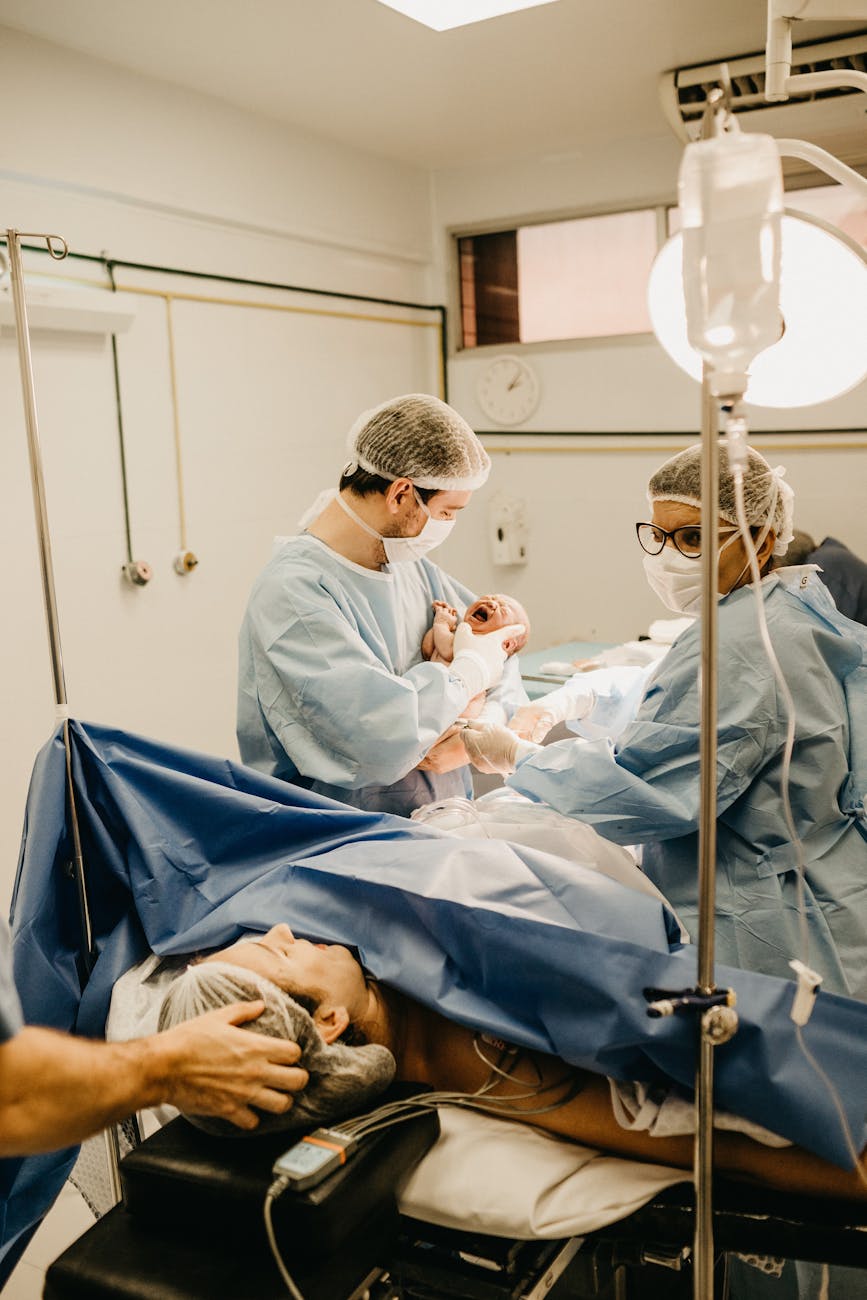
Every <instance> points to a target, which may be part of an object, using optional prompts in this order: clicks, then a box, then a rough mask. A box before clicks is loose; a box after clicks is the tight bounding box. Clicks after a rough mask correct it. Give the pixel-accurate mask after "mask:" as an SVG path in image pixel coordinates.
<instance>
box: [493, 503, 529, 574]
mask: <svg viewBox="0 0 867 1300" xmlns="http://www.w3.org/2000/svg"><path fill="white" fill-rule="evenodd" d="M488 519H489V535H490V540H491V559H492V560H493V562H494V564H502V565H510V564H526V563H527V562H528V560H529V554H528V543H529V529H528V527H527V503H526V501H523V500H521V499H520V498H519V497H508V496H504V495H502V494H498V495H497V496H495V497H494V499H493V500H492V502H491V505H490V508H489V512H488Z"/></svg>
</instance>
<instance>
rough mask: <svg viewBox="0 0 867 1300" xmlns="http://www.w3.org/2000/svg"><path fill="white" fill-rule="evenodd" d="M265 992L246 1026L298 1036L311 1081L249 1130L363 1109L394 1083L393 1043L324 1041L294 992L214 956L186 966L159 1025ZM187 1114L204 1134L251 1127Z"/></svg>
mask: <svg viewBox="0 0 867 1300" xmlns="http://www.w3.org/2000/svg"><path fill="white" fill-rule="evenodd" d="M259 999H261V1000H262V1001H263V1002H264V1003H265V1010H264V1011H263V1012H262V1014H261V1016H259V1017H258V1019H257V1020H250V1021H248V1022H247V1023H246V1024H245V1025H244V1028H245V1029H251V1030H253V1031H254V1032H256V1033H260V1034H270V1035H271V1037H272V1038H286V1039H292V1040H294V1041H295V1042H296V1043H297V1044H298V1046H299V1047H300V1048H301V1059H300V1061H299V1062H298V1064H299V1065H301V1066H303V1067H304V1069H305V1070H307V1071H308V1073H309V1075H310V1081H309V1083H308V1084H307V1087H306V1088H305V1089H304V1090H303V1092H299V1093H295V1094H294V1104H293V1105H292V1107H291V1109H290V1110H288V1111H287V1112H286V1113H285V1114H284V1115H273V1114H271V1113H270V1112H269V1111H262V1110H257V1114H258V1115H259V1125H258V1127H257V1128H256V1129H255V1130H254V1131H253V1133H252V1134H249V1133H248V1134H247V1136H257V1135H259V1134H262V1133H272V1132H276V1131H278V1130H280V1131H283V1132H286V1131H289V1130H290V1129H309V1128H316V1127H317V1126H319V1125H327V1124H331V1123H333V1122H334V1121H335V1120H337V1119H340V1118H342V1117H343V1116H345V1115H351V1114H352V1113H353V1112H354V1111H361V1110H364V1108H365V1107H366V1106H367V1105H368V1103H369V1102H370V1101H372V1099H373V1098H374V1097H376V1096H377V1095H378V1094H379V1093H380V1092H382V1091H383V1090H384V1089H385V1088H387V1087H388V1085H389V1084H390V1083H391V1081H392V1079H393V1078H394V1072H395V1061H394V1057H393V1056H392V1054H391V1052H390V1051H389V1050H388V1048H387V1047H381V1046H380V1045H379V1044H377V1043H368V1044H366V1045H365V1046H363V1047H347V1046H346V1045H345V1044H343V1043H331V1044H329V1043H325V1042H323V1040H322V1038H321V1037H320V1035H319V1031H318V1030H317V1029H316V1026H315V1025H314V1023H313V1018H312V1017H311V1016H310V1014H309V1013H308V1012H307V1011H305V1009H304V1008H303V1007H302V1006H301V1005H300V1004H299V1003H298V1002H296V1001H295V1000H294V999H293V998H292V997H290V995H289V994H288V993H284V992H283V990H282V989H280V988H278V987H277V985H276V984H272V982H271V981H270V980H268V979H265V978H264V977H263V976H261V975H257V974H255V973H254V972H253V971H248V970H244V969H243V968H242V967H240V966H233V965H232V964H231V963H230V962H224V961H209V962H202V963H200V964H199V965H196V966H189V967H187V969H186V970H185V971H184V973H183V974H182V975H180V976H179V977H178V978H177V979H176V980H175V982H174V983H173V984H172V986H171V988H170V989H169V991H168V993H167V994H166V996H165V998H164V999H163V1004H162V1007H161V1008H160V1016H159V1024H158V1029H159V1030H163V1029H171V1028H172V1026H173V1025H178V1024H181V1023H182V1022H183V1021H185V1020H192V1019H193V1017H194V1016H198V1015H201V1014H202V1012H204V1011H213V1010H214V1008H215V1007H224V1006H228V1005H229V1004H230V1003H232V1002H254V1001H257V1000H259ZM254 1109H255V1108H254ZM186 1118H187V1119H188V1120H189V1121H190V1122H191V1123H192V1124H195V1125H196V1126H197V1127H198V1128H201V1129H204V1130H205V1132H206V1133H215V1134H218V1135H219V1136H227V1137H228V1136H231V1137H241V1136H244V1135H245V1132H246V1131H245V1130H242V1129H239V1128H237V1127H236V1126H235V1125H234V1124H232V1123H230V1122H229V1120H225V1119H219V1118H216V1117H211V1116H206V1115H189V1114H188V1115H187V1116H186Z"/></svg>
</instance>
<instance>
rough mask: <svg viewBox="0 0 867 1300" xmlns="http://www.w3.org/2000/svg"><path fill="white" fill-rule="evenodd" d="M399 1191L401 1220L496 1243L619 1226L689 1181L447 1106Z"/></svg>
mask: <svg viewBox="0 0 867 1300" xmlns="http://www.w3.org/2000/svg"><path fill="white" fill-rule="evenodd" d="M440 1124H441V1128H442V1131H441V1136H440V1138H439V1140H438V1141H437V1142H436V1143H435V1144H434V1146H433V1147H432V1148H431V1150H430V1151H429V1152H428V1154H427V1155H426V1156H425V1158H424V1159H423V1160H422V1161H421V1162H420V1164H418V1165H417V1166H416V1168H415V1169H414V1170H413V1172H412V1173H411V1174H410V1176H409V1178H408V1180H407V1181H406V1183H405V1184H404V1185H403V1187H402V1188H401V1189H400V1195H399V1201H398V1203H399V1208H400V1211H401V1213H402V1214H408V1215H410V1216H411V1217H412V1218H414V1219H422V1220H424V1221H425V1222H427V1223H435V1224H437V1225H439V1226H440V1227H444V1228H464V1229H469V1230H470V1231H473V1232H483V1233H488V1234H489V1235H490V1236H494V1237H518V1238H523V1239H527V1240H529V1239H531V1238H533V1237H546V1238H557V1237H573V1236H576V1235H580V1234H582V1233H586V1232H593V1231H594V1230H595V1229H597V1228H601V1227H604V1226H605V1224H607V1223H615V1222H616V1221H617V1220H618V1219H622V1218H624V1217H625V1216H626V1215H628V1214H631V1213H632V1212H633V1210H637V1209H638V1208H639V1206H642V1205H644V1204H645V1203H646V1202H647V1201H649V1200H650V1199H651V1197H652V1196H655V1195H656V1193H657V1192H659V1191H661V1190H662V1189H663V1188H664V1187H671V1186H672V1184H673V1183H680V1182H688V1181H689V1179H690V1174H689V1173H688V1172H687V1171H686V1170H683V1169H671V1168H669V1167H668V1166H665V1165H649V1164H643V1163H641V1162H640V1161H637V1160H622V1159H619V1158H618V1157H617V1156H606V1155H601V1154H600V1153H599V1152H598V1151H594V1150H592V1149H591V1148H590V1147H584V1146H579V1145H578V1143H577V1142H569V1141H567V1140H565V1139H564V1138H557V1137H552V1136H551V1135H550V1134H548V1133H543V1132H541V1131H540V1130H538V1129H534V1128H531V1127H530V1126H529V1125H527V1124H519V1123H516V1122H515V1121H514V1120H504V1119H499V1118H497V1117H494V1116H488V1115H480V1114H478V1113H474V1112H472V1111H466V1110H455V1109H453V1108H447V1109H443V1110H441V1111H440Z"/></svg>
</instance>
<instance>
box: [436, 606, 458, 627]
mask: <svg viewBox="0 0 867 1300" xmlns="http://www.w3.org/2000/svg"><path fill="white" fill-rule="evenodd" d="M433 612H434V622H435V623H439V624H440V625H442V624H443V623H444V624H445V625H446V627H447V628H448V629H449V631H450V632H454V630H455V628H456V627H457V625H458V611H457V610H456V609H452V607H451V605H447V604H446V602H445V601H444V600H435V601H434V602H433Z"/></svg>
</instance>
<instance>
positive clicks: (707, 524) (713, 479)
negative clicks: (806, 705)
mask: <svg viewBox="0 0 867 1300" xmlns="http://www.w3.org/2000/svg"><path fill="white" fill-rule="evenodd" d="M701 438H702V476H701V569H702V575H701V576H702V594H701V681H700V684H699V688H700V699H701V741H700V748H699V758H700V777H699V780H700V795H701V811H700V821H699V831H698V851H699V863H698V896H699V905H698V985H699V990H700V991H701V992H702V993H705V994H709V993H712V992H713V988H714V976H713V966H714V922H715V919H716V918H715V913H716V817H717V799H716V792H717V775H716V755H717V588H718V582H719V580H718V575H717V564H718V561H717V550H718V546H717V537H718V534H719V418H718V411H717V403H716V400H715V399H714V397H713V396H712V394H711V391H710V385H709V383H708V373H707V367H705V374H704V380H703V383H702V398H701ZM706 1015H707V1012H705V1016H706ZM695 1107H696V1140H695V1152H694V1154H695V1164H694V1170H693V1179H694V1183H695V1243H694V1254H693V1268H694V1275H693V1276H694V1291H693V1294H694V1296H695V1300H712V1297H713V1261H714V1249H713V1042H712V1041H711V1039H710V1037H709V1035H708V1034H707V1033H706V1032H705V1022H704V1016H702V1018H701V1021H700V1026H699V1051H698V1069H697V1071H696V1080H695Z"/></svg>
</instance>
